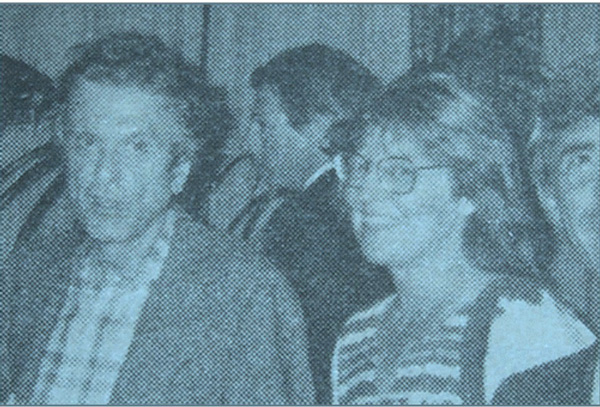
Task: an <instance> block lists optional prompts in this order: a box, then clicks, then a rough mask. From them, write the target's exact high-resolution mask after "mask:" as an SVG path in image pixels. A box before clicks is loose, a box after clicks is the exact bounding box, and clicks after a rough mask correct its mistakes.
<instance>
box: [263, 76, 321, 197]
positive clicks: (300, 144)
mask: <svg viewBox="0 0 600 407" xmlns="http://www.w3.org/2000/svg"><path fill="white" fill-rule="evenodd" d="M318 128H319V126H318V121H315V123H312V124H310V125H307V126H305V127H303V129H301V130H296V129H295V128H294V127H293V126H292V125H291V123H290V121H289V119H288V117H287V115H286V114H285V112H284V110H283V107H282V105H281V101H280V98H279V96H278V92H277V91H276V90H275V89H273V88H270V87H265V88H262V89H259V90H258V91H257V92H256V93H255V97H254V103H253V106H252V131H253V133H254V134H255V135H256V136H257V138H258V139H259V140H260V153H259V154H258V158H259V162H260V165H261V168H262V169H264V171H265V173H264V174H263V176H264V179H265V180H267V181H268V182H269V183H270V184H272V185H277V186H284V187H288V188H293V189H298V188H301V187H302V185H303V184H304V182H305V181H306V180H307V179H308V178H309V177H310V176H311V175H312V173H313V172H314V171H316V170H317V169H318V168H319V167H320V166H322V165H323V164H324V161H325V159H326V158H325V156H324V154H323V153H322V152H321V150H320V145H319V140H320V138H321V137H322V134H313V133H319V132H320V131H319V130H320V129H318Z"/></svg>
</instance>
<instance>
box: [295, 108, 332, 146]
mask: <svg viewBox="0 0 600 407" xmlns="http://www.w3.org/2000/svg"><path fill="white" fill-rule="evenodd" d="M333 122H334V117H333V115H330V114H318V115H315V116H314V117H313V118H312V120H311V121H310V123H308V124H307V125H305V126H304V127H303V128H302V129H301V131H300V132H299V133H300V136H301V142H302V143H303V144H304V146H306V144H308V143H312V144H314V145H313V146H311V147H319V148H321V147H323V146H324V145H325V144H326V140H325V136H326V134H327V130H329V127H331V125H332V124H333Z"/></svg>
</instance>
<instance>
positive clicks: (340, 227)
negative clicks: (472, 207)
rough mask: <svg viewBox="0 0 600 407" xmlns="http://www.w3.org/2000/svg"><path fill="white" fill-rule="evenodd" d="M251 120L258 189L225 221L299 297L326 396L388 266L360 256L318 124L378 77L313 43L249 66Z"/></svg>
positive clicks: (349, 112)
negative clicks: (351, 331)
mask: <svg viewBox="0 0 600 407" xmlns="http://www.w3.org/2000/svg"><path fill="white" fill-rule="evenodd" d="M251 85H252V87H253V89H254V91H255V98H254V104H253V111H252V115H253V116H252V119H253V124H254V127H255V130H256V131H257V132H258V135H259V137H260V140H261V143H262V149H261V154H260V156H259V157H258V160H257V164H258V168H259V169H260V171H261V174H260V175H261V176H262V186H261V187H260V193H259V194H257V197H256V198H255V199H254V200H253V202H252V203H251V204H250V205H249V206H248V207H247V208H246V210H245V211H243V212H242V214H241V216H240V217H239V218H238V219H237V222H234V224H233V225H232V226H233V227H234V228H238V229H241V231H242V233H243V234H245V235H246V237H251V236H253V235H255V236H257V237H259V238H260V239H261V240H262V243H263V248H264V251H265V253H266V254H267V256H268V257H269V258H271V259H272V260H273V261H274V262H275V263H276V264H277V265H278V266H279V268H280V269H282V270H283V271H284V273H285V274H286V276H287V278H288V280H289V281H290V282H291V284H292V286H293V287H294V289H295V290H296V292H297V293H298V294H299V296H300V300H301V304H302V308H303V311H304V315H305V318H306V321H307V326H308V338H309V360H310V365H311V369H312V372H313V378H314V381H315V388H316V394H317V399H316V401H317V403H319V404H327V403H330V402H331V386H330V367H331V356H332V355H333V349H334V345H335V340H336V336H337V334H338V333H339V329H340V328H341V326H342V324H343V323H344V322H345V320H346V319H347V318H348V317H349V316H350V315H352V314H353V313H355V312H357V311H358V310H359V309H361V308H362V307H366V306H367V305H369V304H371V303H372V302H373V301H375V300H377V299H379V298H383V297H385V296H386V295H388V294H389V293H390V290H391V287H392V284H391V279H390V277H389V276H388V274H387V272H385V271H384V270H382V269H379V268H375V267H374V266H372V265H369V264H367V263H366V261H365V260H364V259H363V258H362V255H361V254H360V250H359V248H358V244H357V242H356V240H355V238H354V235H353V233H352V230H351V227H350V220H349V218H348V217H347V214H346V213H345V211H344V210H343V205H342V203H341V200H340V199H339V197H338V194H337V190H338V185H339V182H340V179H339V174H338V172H337V168H336V167H338V166H337V165H336V159H335V158H334V157H331V156H329V155H328V153H327V140H326V133H327V131H328V130H329V129H330V127H331V126H332V124H333V123H334V122H336V121H337V120H339V119H342V118H345V117H349V116H356V115H360V114H361V112H362V110H363V109H364V108H365V107H366V105H367V104H368V103H369V102H370V101H371V100H372V98H373V97H374V96H375V95H376V93H377V92H378V90H379V88H380V83H379V80H378V79H377V78H376V77H375V76H373V74H372V73H371V72H369V70H368V69H367V68H366V67H364V66H363V65H361V64H360V63H358V62H357V61H356V60H354V59H353V58H352V57H350V56H349V55H348V54H346V53H345V52H342V51H339V50H335V49H332V48H330V47H327V46H324V45H320V44H311V45H306V46H301V47H296V48H291V49H288V50H286V51H284V52H282V53H280V54H279V55H277V56H275V57H274V58H273V59H271V60H270V61H269V62H268V63H267V64H265V65H264V66H261V67H259V68H257V69H256V70H255V71H254V72H253V74H252V76H251Z"/></svg>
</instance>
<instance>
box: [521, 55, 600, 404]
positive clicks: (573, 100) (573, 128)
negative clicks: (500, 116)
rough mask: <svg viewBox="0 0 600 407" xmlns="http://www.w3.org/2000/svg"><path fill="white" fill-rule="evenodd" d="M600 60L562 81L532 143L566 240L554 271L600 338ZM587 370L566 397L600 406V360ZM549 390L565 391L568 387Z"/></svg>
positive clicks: (538, 174)
mask: <svg viewBox="0 0 600 407" xmlns="http://www.w3.org/2000/svg"><path fill="white" fill-rule="evenodd" d="M598 61H600V59H599V55H595V56H592V57H590V58H589V59H587V60H583V61H579V62H578V63H577V64H574V65H572V66H570V67H568V69H565V70H564V71H563V72H562V73H561V75H560V76H559V77H557V78H556V79H555V80H554V82H553V83H552V84H551V86H550V87H549V91H548V95H547V96H548V97H547V100H546V102H545V104H544V106H543V112H542V113H543V116H542V120H541V123H540V124H541V125H540V126H538V131H537V132H536V137H535V139H534V140H533V143H532V144H533V152H534V165H533V178H534V181H535V183H536V189H537V193H538V197H539V200H540V203H541V204H542V207H543V209H544V211H545V213H546V215H547V217H548V219H549V220H550V223H551V224H552V226H553V227H554V231H555V235H556V238H557V243H558V246H557V253H556V258H555V261H554V263H553V265H552V267H551V270H550V271H551V277H552V279H553V281H554V283H555V285H556V289H557V292H558V293H559V294H560V296H561V297H562V298H563V300H564V302H565V303H566V304H568V305H569V306H570V307H572V308H573V309H574V310H575V312H576V313H577V314H578V316H579V317H580V318H581V319H582V320H583V321H584V322H586V323H587V325H588V327H589V328H590V329H591V330H592V331H593V332H594V333H595V334H596V336H600V284H599V281H600V98H599V90H600V77H599V70H598V64H599V62H598ZM597 357H598V355H596V358H597ZM592 360H593V359H592ZM579 368H580V370H579V371H578V373H577V375H576V376H575V377H577V380H579V381H580V382H581V383H580V384H581V386H580V388H581V394H579V395H565V396H566V398H564V399H563V400H564V403H570V404H572V403H575V404H589V403H590V402H592V403H591V404H599V403H600V390H599V389H598V386H599V383H600V376H599V375H600V373H599V369H600V367H599V366H598V363H597V362H596V364H595V373H594V367H592V366H586V365H585V363H584V364H583V366H579ZM594 376H595V377H594ZM592 387H594V389H593V390H591V388H592ZM546 391H548V392H553V391H556V392H560V386H555V388H554V389H546ZM590 391H591V393H592V399H589V398H588V397H589V394H590ZM557 399H558V400H560V399H559V398H557ZM561 404H563V403H561Z"/></svg>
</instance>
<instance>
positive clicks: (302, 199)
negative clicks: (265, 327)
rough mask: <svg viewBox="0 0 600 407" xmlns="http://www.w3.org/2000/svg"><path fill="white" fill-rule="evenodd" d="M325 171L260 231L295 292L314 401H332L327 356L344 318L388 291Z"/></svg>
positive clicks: (331, 174)
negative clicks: (304, 331) (304, 329)
mask: <svg viewBox="0 0 600 407" xmlns="http://www.w3.org/2000/svg"><path fill="white" fill-rule="evenodd" d="M338 183H339V181H338V178H337V176H336V174H335V171H333V170H330V171H328V172H326V173H324V174H323V175H321V176H320V177H319V178H318V179H317V180H316V181H315V182H314V183H313V184H312V185H310V186H309V187H308V188H307V189H306V190H304V191H303V192H302V193H300V194H298V195H296V196H295V197H293V198H290V199H287V200H286V201H285V202H284V203H283V204H282V205H281V206H280V207H279V208H278V209H277V210H275V212H274V213H273V215H272V216H271V218H270V220H269V222H268V223H267V225H266V227H265V230H264V231H263V239H264V240H263V243H264V245H263V246H264V250H265V253H266V255H267V257H269V258H270V259H272V260H273V261H274V262H275V264H276V265H277V266H278V268H279V269H281V270H282V271H283V272H284V273H285V274H286V276H287V278H288V280H289V281H290V283H291V285H292V287H293V288H294V289H295V290H296V292H297V293H298V294H299V296H300V302H301V306H302V308H303V311H304V317H305V320H306V324H307V328H308V342H309V346H308V347H309V352H308V353H309V361H310V366H311V370H312V372H313V379H314V381H315V389H316V400H317V403H319V404H328V403H331V377H330V375H331V357H332V355H333V350H334V346H335V342H336V338H337V335H338V334H339V332H340V330H341V328H342V325H343V323H344V322H345V321H346V320H347V319H348V318H349V317H350V316H351V315H352V314H354V313H355V312H357V311H359V310H361V309H363V308H366V307H368V306H369V305H370V304H372V303H373V302H374V301H377V300H378V299H381V298H384V297H386V296H387V295H389V294H391V293H392V290H393V282H392V279H391V277H390V275H389V274H388V272H387V271H385V270H383V269H381V268H378V267H375V266H373V265H371V264H369V263H367V262H366V260H365V259H364V257H363V256H362V253H361V250H360V247H359V245H358V242H357V241H356V239H355V237H354V234H353V231H352V225H351V221H350V218H349V215H348V214H347V212H346V211H344V210H343V209H342V208H343V203H342V199H341V197H340V196H339V193H338Z"/></svg>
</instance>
